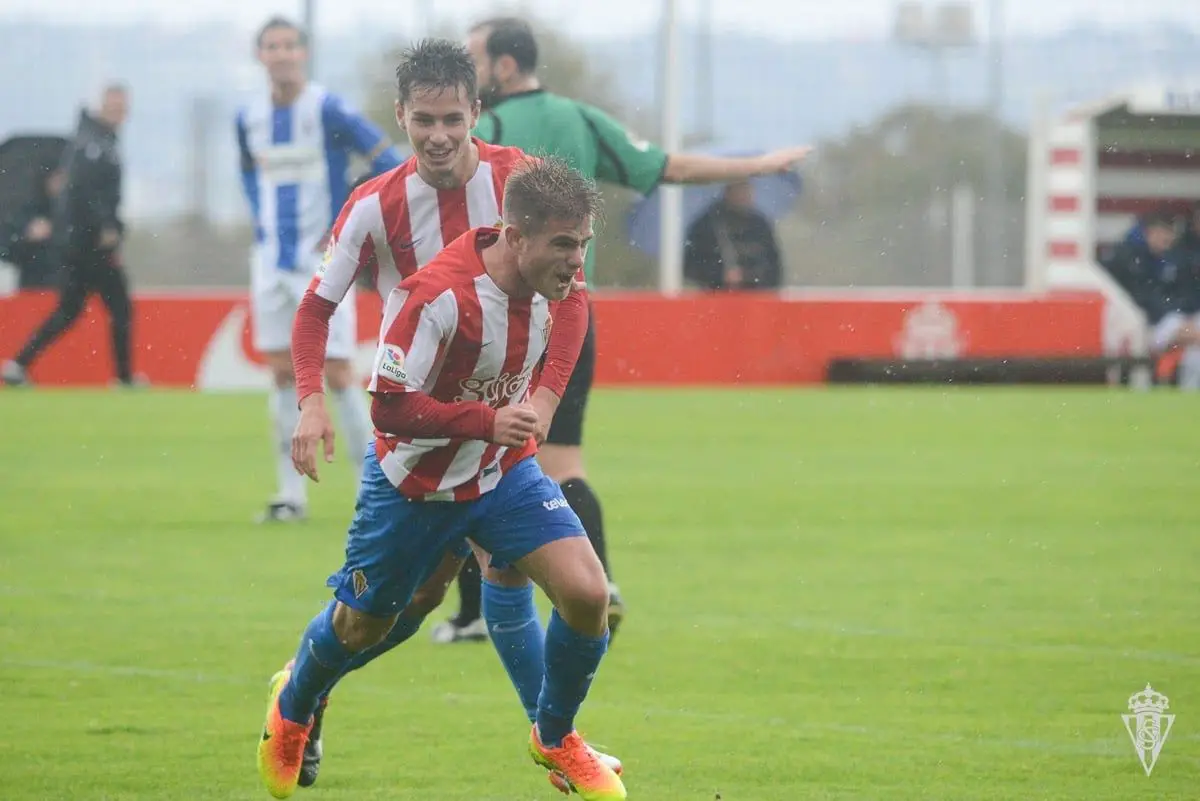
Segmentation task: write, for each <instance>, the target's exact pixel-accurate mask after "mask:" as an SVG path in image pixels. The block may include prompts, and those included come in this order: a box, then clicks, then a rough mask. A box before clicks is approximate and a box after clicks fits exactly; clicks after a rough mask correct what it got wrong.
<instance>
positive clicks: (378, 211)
mask: <svg viewBox="0 0 1200 801" xmlns="http://www.w3.org/2000/svg"><path fill="white" fill-rule="evenodd" d="M397 90H398V102H397V122H398V124H399V125H400V127H401V128H402V129H403V130H405V131H406V133H407V134H408V137H409V139H410V141H411V143H412V146H413V151H414V154H415V155H414V156H413V157H412V158H410V159H409V160H408V161H406V162H405V163H404V164H402V165H401V166H400V167H399V168H398V169H395V170H392V171H391V172H388V173H386V174H385V175H382V176H379V177H377V178H374V179H372V180H370V181H368V182H366V183H364V184H363V185H362V186H360V187H358V188H357V189H355V191H354V192H353V193H352V194H351V197H350V200H349V201H348V202H347V203H346V206H345V207H344V208H343V209H342V212H341V214H340V215H339V217H338V220H337V222H336V223H335V225H334V230H333V234H332V236H331V239H330V242H329V246H328V249H327V253H326V259H325V261H324V265H323V267H322V269H321V272H320V274H319V275H318V276H317V277H316V278H314V279H313V281H312V285H311V287H310V288H309V291H308V292H307V293H306V294H305V297H304V299H303V301H301V303H300V308H299V310H298V311H297V314H296V321H295V328H294V331H293V336H292V341H293V342H292V353H293V361H294V366H295V373H296V384H297V389H298V394H299V397H300V405H301V416H300V422H299V425H298V426H297V429H296V434H295V437H294V438H293V460H294V463H295V468H296V470H298V471H300V472H302V473H304V474H306V475H308V476H309V477H311V478H313V479H314V480H316V479H318V478H319V475H318V472H317V454H318V450H319V449H320V446H321V444H322V443H323V445H324V455H325V458H326V459H327V460H328V459H331V458H332V456H333V436H334V433H333V427H332V425H331V423H330V420H329V415H328V413H327V412H326V410H325V408H324V399H323V396H322V393H321V390H322V387H321V368H322V364H323V360H324V356H325V343H326V340H327V338H328V337H329V335H330V334H329V330H330V319H331V317H332V316H333V315H334V313H335V309H337V308H338V304H339V303H340V302H341V301H342V298H343V297H344V295H345V294H346V293H347V291H348V290H349V288H350V287H351V286H352V285H353V284H354V282H355V280H356V276H358V274H359V273H360V272H361V271H364V270H365V271H368V272H369V274H370V277H371V278H372V279H373V280H374V282H375V285H376V286H377V287H378V289H379V291H380V293H381V295H382V296H383V298H384V300H385V307H384V325H383V327H382V329H381V330H383V331H386V330H387V327H388V325H389V324H390V323H391V321H392V319H393V318H394V316H395V314H396V313H397V312H398V310H399V307H398V306H397V304H396V303H395V297H396V296H395V295H394V294H393V293H392V291H391V290H392V289H393V288H394V287H396V286H397V285H398V284H399V283H400V281H401V280H403V279H405V278H408V277H409V276H411V275H413V274H414V273H417V271H418V270H419V269H421V268H422V267H424V266H425V265H426V264H427V263H429V261H430V260H432V259H433V258H434V257H435V256H436V255H437V253H438V252H439V251H440V250H441V249H442V247H443V246H444V245H449V244H450V243H452V242H454V241H455V240H456V239H457V238H459V237H460V236H462V235H463V234H465V233H466V232H467V230H468V229H471V228H478V227H480V226H484V225H492V224H495V222H496V221H497V220H498V219H499V218H500V213H501V208H502V205H503V196H504V186H505V182H506V180H507V179H508V177H509V175H510V174H511V173H512V171H513V170H514V169H515V168H516V167H517V165H518V164H520V163H521V162H523V161H525V160H526V159H527V157H526V156H525V154H524V153H522V152H521V151H520V150H517V149H516V148H507V147H495V146H491V145H487V144H485V143H483V142H480V141H478V140H475V139H473V138H471V137H470V136H469V132H470V129H471V127H472V126H473V125H474V124H475V123H476V121H477V115H478V112H479V103H478V96H477V93H476V87H475V67H474V64H473V62H472V61H471V58H470V55H469V54H468V53H467V51H466V49H465V48H464V47H463V46H462V45H460V44H458V43H456V42H451V41H446V40H429V41H425V42H421V43H419V44H418V45H417V46H416V47H414V48H413V49H411V50H410V51H408V52H406V53H405V54H404V56H403V58H402V60H401V62H400V65H399V67H398V68H397ZM587 314H588V308H587V299H586V291H585V285H584V283H583V282H582V281H580V282H579V283H578V284H577V285H576V291H573V292H571V293H570V294H569V295H568V296H567V298H566V299H565V300H563V301H562V302H560V303H559V304H558V306H557V308H556V310H555V315H554V317H555V321H554V326H553V329H552V331H553V333H552V334H551V335H550V338H549V342H548V344H547V347H546V355H545V359H544V361H543V363H542V365H541V378H540V382H539V388H538V391H537V392H536V393H534V395H533V397H532V401H531V402H532V403H533V404H534V405H535V406H537V407H538V412H539V421H540V425H542V426H543V427H544V428H545V429H548V427H549V425H550V420H551V419H552V418H553V416H554V413H555V410H556V409H557V406H558V403H559V399H560V398H561V397H562V395H563V393H564V392H565V389H566V384H567V380H568V379H569V377H570V375H571V373H572V371H573V369H574V365H575V362H576V360H577V359H578V356H579V351H580V349H581V347H582V345H583V337H584V333H585V332H586V330H587ZM545 433H546V431H545V430H541V431H539V437H538V438H539V439H542V438H544V436H545ZM358 455H359V454H357V453H356V454H354V456H356V457H357V456H358ZM482 468H483V466H479V469H482ZM467 553H468V551H466V550H463V551H461V552H457V553H455V552H448V553H447V554H446V556H445V559H444V560H443V563H442V565H441V566H440V567H439V569H438V570H437V571H435V573H434V574H433V575H432V576H431V577H430V578H429V579H428V581H427V582H426V583H425V585H424V586H423V587H421V588H420V590H419V591H418V592H417V593H416V595H415V596H414V598H413V599H412V602H411V603H410V604H409V605H408V608H407V609H405V610H404V612H403V614H401V616H400V618H399V621H398V622H397V623H396V625H395V626H393V627H392V629H391V631H390V632H389V633H388V636H387V639H386V641H385V642H384V643H381V644H380V645H379V646H377V648H376V651H378V652H379V653H382V652H383V651H385V650H387V649H388V648H392V647H395V646H396V645H399V644H400V643H401V642H403V641H404V640H406V639H408V638H409V637H411V636H412V635H413V634H415V633H416V632H417V630H418V629H419V628H420V626H421V625H422V623H423V621H424V619H425V617H426V616H427V615H428V614H429V613H430V612H431V611H433V610H434V609H436V608H437V607H438V606H439V605H440V604H441V602H442V599H443V598H444V596H445V593H446V588H447V586H448V584H449V583H450V581H452V580H453V578H454V576H455V575H456V574H457V573H458V571H459V567H460V566H461V565H462V563H463V559H464V557H465V556H466V555H467ZM481 564H484V565H486V564H488V560H487V558H486V557H485V558H484V559H483V560H482V561H481ZM487 575H488V581H489V586H492V587H495V588H496V591H495V593H494V595H493V597H494V598H495V599H498V603H499V604H501V605H503V606H504V608H505V609H506V610H508V611H510V612H511V614H512V616H513V617H514V618H515V619H519V620H521V621H522V625H520V626H515V627H513V628H512V629H511V630H508V631H505V632H499V633H496V634H495V635H494V636H493V637H492V638H491V641H492V643H493V645H494V646H495V648H496V650H497V653H498V654H499V655H500V658H501V661H502V662H503V663H504V665H505V669H506V670H507V672H508V674H509V676H510V677H511V678H512V680H513V683H514V685H515V686H516V688H517V691H518V695H519V697H520V699H521V702H522V705H523V706H524V708H525V711H526V715H527V716H528V717H529V719H530V720H531V721H532V720H533V718H534V716H535V715H536V712H537V701H538V694H539V691H540V689H541V685H542V677H543V673H544V658H543V651H544V639H545V635H544V630H543V628H542V625H541V622H540V621H539V620H537V619H536V608H535V606H534V597H533V586H532V585H531V584H530V583H529V581H528V579H527V578H526V577H525V576H524V575H523V574H522V573H520V571H517V570H515V569H513V568H511V567H510V568H507V569H505V570H500V569H496V568H489V569H488V571H487ZM530 618H534V619H533V621H532V622H529V623H527V621H528V620H529V619H530ZM483 636H484V638H486V632H484V633H483ZM324 714H325V703H324V701H322V703H321V704H320V705H319V706H318V707H317V711H316V713H315V716H314V726H313V730H312V732H310V735H309V738H308V743H309V744H308V748H307V751H306V754H305V764H304V767H303V772H302V774H301V776H300V780H299V781H300V784H301V785H302V786H308V785H310V784H312V783H313V782H314V781H315V780H316V777H317V773H318V772H319V769H320V761H321V751H322V747H321V744H322V730H323V720H324ZM605 758H606V759H609V760H610V761H611V762H610V764H611V765H612V766H613V767H614V768H617V769H619V768H620V763H619V762H618V761H616V760H615V759H612V758H611V757H605Z"/></svg>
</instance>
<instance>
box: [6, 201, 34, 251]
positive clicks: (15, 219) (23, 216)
mask: <svg viewBox="0 0 1200 801" xmlns="http://www.w3.org/2000/svg"><path fill="white" fill-rule="evenodd" d="M33 216H34V215H33V214H32V209H31V207H30V206H23V207H21V208H20V209H17V210H16V211H15V212H13V213H12V214H10V215H8V216H7V217H5V218H4V219H3V220H2V221H0V259H6V260H9V261H11V260H12V257H13V250H14V248H16V247H18V246H19V245H20V244H21V242H22V241H24V239H25V229H26V228H28V227H29V221H30V220H32V219H33Z"/></svg>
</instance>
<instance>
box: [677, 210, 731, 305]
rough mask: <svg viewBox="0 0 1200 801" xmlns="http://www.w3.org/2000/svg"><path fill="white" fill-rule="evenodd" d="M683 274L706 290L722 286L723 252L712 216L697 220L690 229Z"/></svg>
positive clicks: (685, 245) (684, 253)
mask: <svg viewBox="0 0 1200 801" xmlns="http://www.w3.org/2000/svg"><path fill="white" fill-rule="evenodd" d="M683 274H684V276H685V277H687V279H688V280H689V281H693V282H695V283H697V284H700V285H701V286H703V287H705V288H706V289H718V288H719V287H720V286H721V276H722V269H721V250H720V247H719V246H718V245H717V235H716V232H715V231H714V230H713V220H712V215H711V214H705V215H702V216H701V217H699V218H697V220H696V221H695V222H694V223H692V226H691V228H689V229H688V232H687V239H686V240H685V242H684V247H683Z"/></svg>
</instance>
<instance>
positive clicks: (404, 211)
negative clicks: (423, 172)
mask: <svg viewBox="0 0 1200 801" xmlns="http://www.w3.org/2000/svg"><path fill="white" fill-rule="evenodd" d="M416 169H417V161H416V158H412V159H409V161H408V162H406V163H404V164H403V165H401V166H400V167H399V168H398V169H396V170H395V171H393V172H392V173H390V174H389V180H388V181H387V183H385V184H384V185H383V187H382V188H381V189H380V191H379V207H380V210H381V212H382V214H383V226H384V229H385V230H386V231H387V236H388V241H387V245H388V248H389V249H390V250H391V252H392V261H394V262H395V263H396V269H397V270H398V271H399V272H400V277H401V278H407V277H408V276H410V275H412V274H413V273H415V272H416V271H417V269H418V268H419V267H420V266H421V265H419V264H417V254H416V250H415V249H414V248H413V241H412V238H413V232H412V220H411V218H410V217H409V216H408V189H407V185H408V184H407V182H408V176H410V175H412V174H413V173H414V172H416Z"/></svg>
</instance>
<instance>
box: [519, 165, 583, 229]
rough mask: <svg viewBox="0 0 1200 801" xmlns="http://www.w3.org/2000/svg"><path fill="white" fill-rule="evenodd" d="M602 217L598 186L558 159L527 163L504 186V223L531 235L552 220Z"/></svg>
mask: <svg viewBox="0 0 1200 801" xmlns="http://www.w3.org/2000/svg"><path fill="white" fill-rule="evenodd" d="M599 214H600V191H599V190H598V189H597V188H596V184H595V183H594V182H592V181H591V180H589V179H588V178H585V177H584V175H583V173H581V172H579V171H578V170H576V169H575V168H574V167H572V166H571V165H569V164H568V163H567V162H565V161H563V160H562V159H560V158H556V157H554V156H546V157H543V158H540V159H528V160H526V161H525V162H523V163H522V164H521V166H519V167H518V168H517V169H516V170H514V171H513V173H512V174H511V175H509V177H508V180H507V181H506V182H505V184H504V221H505V222H506V223H508V224H509V225H515V226H517V227H518V228H520V229H521V230H523V231H526V232H528V233H533V234H536V233H538V232H540V231H541V230H542V229H543V228H545V227H546V224H547V223H548V222H549V221H550V220H572V221H574V220H582V219H584V218H592V219H595V218H596V217H597V216H598V215H599Z"/></svg>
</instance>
